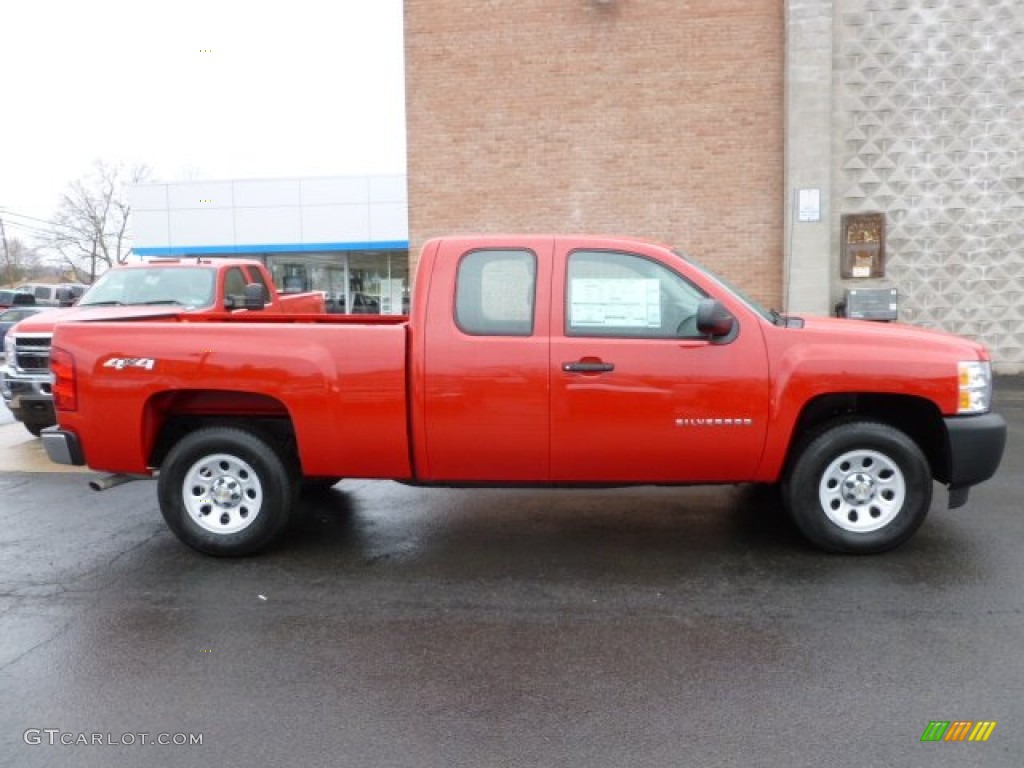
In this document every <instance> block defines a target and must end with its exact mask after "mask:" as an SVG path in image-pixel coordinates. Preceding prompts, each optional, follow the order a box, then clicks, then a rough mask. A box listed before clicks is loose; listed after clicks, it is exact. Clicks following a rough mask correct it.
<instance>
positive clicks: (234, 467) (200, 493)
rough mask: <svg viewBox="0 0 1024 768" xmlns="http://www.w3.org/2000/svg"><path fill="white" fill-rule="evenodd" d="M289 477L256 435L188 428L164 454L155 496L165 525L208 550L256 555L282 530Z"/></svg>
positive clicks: (290, 492)
mask: <svg viewBox="0 0 1024 768" xmlns="http://www.w3.org/2000/svg"><path fill="white" fill-rule="evenodd" d="M295 493H296V481H295V479H294V477H293V474H292V473H291V472H289V470H288V464H287V463H286V462H285V461H283V460H282V458H281V456H280V455H278V453H277V451H275V450H274V448H273V447H272V446H271V444H270V443H269V442H268V441H267V440H266V439H265V438H264V437H263V436H261V435H259V434H257V433H255V432H250V431H247V430H243V429H236V428H234V427H210V428H206V429H200V430H197V431H195V432H191V433H189V434H187V435H186V436H185V437H183V438H182V439H181V440H180V441H178V443H177V444H175V446H174V447H173V448H172V449H171V450H170V452H168V454H167V458H166V459H165V460H164V463H163V465H162V466H161V468H160V477H159V480H158V483H157V494H158V497H159V499H160V512H161V513H162V514H163V517H164V520H165V521H166V523H167V526H168V527H169V528H170V529H171V530H172V531H173V532H174V534H175V535H176V536H177V537H178V538H179V539H181V541H183V542H184V543H185V544H188V545H189V546H190V547H192V548H193V549H197V550H199V551H200V552H204V553H206V554H209V555H221V556H237V555H248V554H252V553H254V552H257V551H259V550H261V549H263V548H265V547H267V546H268V545H269V544H271V543H272V542H273V541H274V540H275V539H276V538H277V537H278V536H279V535H280V534H281V533H282V532H283V531H284V529H285V527H286V526H287V524H288V519H289V517H290V515H291V511H292V506H293V504H294V501H295Z"/></svg>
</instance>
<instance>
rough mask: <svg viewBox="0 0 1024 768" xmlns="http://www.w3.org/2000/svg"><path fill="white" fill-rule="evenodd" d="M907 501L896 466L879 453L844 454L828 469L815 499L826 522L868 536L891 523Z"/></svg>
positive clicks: (904, 485)
mask: <svg viewBox="0 0 1024 768" xmlns="http://www.w3.org/2000/svg"><path fill="white" fill-rule="evenodd" d="M906 497H907V483H906V479H905V478H904V477H903V471H902V470H901V469H900V467H899V465H898V464H896V462H894V461H893V460H892V459H890V458H889V457H888V456H886V455H885V454H883V453H879V452H878V451H870V450H856V451H848V452H847V453H844V454H842V455H841V456H839V457H838V458H837V459H836V460H835V461H833V462H832V463H831V464H829V465H828V468H827V469H826V470H825V472H824V474H823V475H822V477H821V484H820V485H819V486H818V499H819V501H820V502H821V508H822V509H823V510H824V511H825V514H826V515H827V516H828V519H829V520H831V521H832V522H833V523H835V524H836V525H837V526H839V527H840V528H842V529H843V530H844V531H850V532H851V533H870V532H871V531H877V530H878V529H880V528H884V527H885V526H887V525H888V524H889V523H891V522H892V521H893V520H894V519H895V518H896V516H897V515H899V513H900V510H901V509H902V508H903V502H904V501H905V500H906Z"/></svg>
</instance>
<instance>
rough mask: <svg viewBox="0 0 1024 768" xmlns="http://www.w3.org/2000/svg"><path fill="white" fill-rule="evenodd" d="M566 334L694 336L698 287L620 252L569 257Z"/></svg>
mask: <svg viewBox="0 0 1024 768" xmlns="http://www.w3.org/2000/svg"><path fill="white" fill-rule="evenodd" d="M568 278H569V279H568V281H567V291H568V296H567V297H566V298H567V300H566V329H565V330H566V335H568V336H615V337H632V338H688V337H696V336H699V335H700V334H699V333H698V332H697V306H698V304H699V303H700V300H701V299H703V298H705V295H704V293H703V292H702V291H701V290H700V289H699V288H697V287H696V286H695V285H693V284H692V283H690V282H689V281H688V280H686V279H684V278H683V277H681V276H680V275H678V274H676V273H675V272H673V271H672V270H670V269H668V268H667V267H665V266H664V265H662V264H659V263H658V262H656V261H651V260H650V259H646V258H643V257H641V256H636V255H633V254H629V253H619V252H616V251H574V252H573V253H571V254H569V274H568Z"/></svg>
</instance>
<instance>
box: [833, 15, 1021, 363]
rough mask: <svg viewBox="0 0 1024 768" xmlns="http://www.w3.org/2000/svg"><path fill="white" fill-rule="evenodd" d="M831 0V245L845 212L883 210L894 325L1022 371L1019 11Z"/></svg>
mask: <svg viewBox="0 0 1024 768" xmlns="http://www.w3.org/2000/svg"><path fill="white" fill-rule="evenodd" d="M823 5H824V3H823ZM835 5H836V13H835V19H834V27H835V57H834V69H835V97H834V99H833V103H834V107H835V111H834V117H833V147H834V157H833V166H832V172H833V179H834V187H833V200H834V209H835V210H834V211H833V215H832V219H831V223H832V227H833V232H832V239H833V242H834V243H835V248H836V249H838V241H839V214H841V213H844V212H861V211H883V212H885V213H886V215H887V220H888V240H887V249H888V274H887V282H889V283H891V284H892V285H895V286H896V287H897V288H898V290H899V293H900V300H901V307H900V316H901V319H904V320H906V321H908V322H912V323H915V324H920V325H925V326H930V327H935V328H942V329H945V330H949V331H953V332H955V333H958V334H962V335H966V336H969V337H974V338H977V339H979V340H981V341H982V342H984V343H986V344H988V345H989V346H990V347H991V348H992V350H993V354H994V357H995V359H996V361H997V365H998V368H999V369H1001V370H1004V371H1007V372H1009V371H1019V370H1024V247H1022V244H1024V78H1022V72H1024V43H1022V40H1024V3H1021V2H1020V0H926V1H925V0H836V2H835ZM834 275H838V273H837V272H834ZM842 287H843V284H842V283H840V282H839V281H838V279H837V278H834V282H833V291H834V292H835V293H838V292H839V291H840V290H841V289H842Z"/></svg>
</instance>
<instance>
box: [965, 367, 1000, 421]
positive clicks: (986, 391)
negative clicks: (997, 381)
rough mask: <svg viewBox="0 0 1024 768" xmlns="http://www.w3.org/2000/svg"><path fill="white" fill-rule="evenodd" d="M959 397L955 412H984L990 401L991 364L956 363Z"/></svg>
mask: <svg viewBox="0 0 1024 768" xmlns="http://www.w3.org/2000/svg"><path fill="white" fill-rule="evenodd" d="M957 374H958V376H959V380H960V398H959V405H958V407H957V413H961V414H966V413H985V412H986V411H988V409H989V404H990V403H991V402H992V366H991V364H990V363H988V362H987V361H986V362H980V361H977V360H975V361H972V362H967V363H957Z"/></svg>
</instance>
